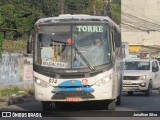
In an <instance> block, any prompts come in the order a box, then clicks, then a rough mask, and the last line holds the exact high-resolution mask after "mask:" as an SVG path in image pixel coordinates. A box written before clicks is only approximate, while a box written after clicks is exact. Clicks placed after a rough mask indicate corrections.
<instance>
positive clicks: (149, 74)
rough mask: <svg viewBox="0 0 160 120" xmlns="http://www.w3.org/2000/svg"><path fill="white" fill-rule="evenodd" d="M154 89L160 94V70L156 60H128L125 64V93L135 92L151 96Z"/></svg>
mask: <svg viewBox="0 0 160 120" xmlns="http://www.w3.org/2000/svg"><path fill="white" fill-rule="evenodd" d="M153 89H158V90H159V93H160V69H159V62H158V61H157V60H156V59H128V60H125V62H124V77H123V92H128V95H132V94H133V92H135V91H142V92H145V95H146V96H150V95H151V93H152V90H153Z"/></svg>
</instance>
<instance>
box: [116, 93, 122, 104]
mask: <svg viewBox="0 0 160 120" xmlns="http://www.w3.org/2000/svg"><path fill="white" fill-rule="evenodd" d="M116 105H121V95H119V96H118V97H117V101H116Z"/></svg>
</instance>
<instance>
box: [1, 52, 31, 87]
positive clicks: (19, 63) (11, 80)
mask: <svg viewBox="0 0 160 120" xmlns="http://www.w3.org/2000/svg"><path fill="white" fill-rule="evenodd" d="M32 63H33V61H32V57H31V56H23V54H19V53H8V52H5V53H3V54H2V57H1V59H0V86H9V85H25V84H32V83H33V76H32V73H33V67H32ZM26 76H27V77H26Z"/></svg>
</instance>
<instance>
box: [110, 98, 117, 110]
mask: <svg viewBox="0 0 160 120" xmlns="http://www.w3.org/2000/svg"><path fill="white" fill-rule="evenodd" d="M115 108H116V100H112V101H110V102H109V103H108V110H115Z"/></svg>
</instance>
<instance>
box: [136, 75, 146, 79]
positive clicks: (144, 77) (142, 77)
mask: <svg viewBox="0 0 160 120" xmlns="http://www.w3.org/2000/svg"><path fill="white" fill-rule="evenodd" d="M138 80H146V75H142V76H139V77H138Z"/></svg>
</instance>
